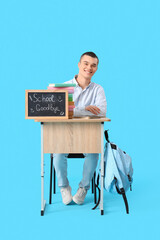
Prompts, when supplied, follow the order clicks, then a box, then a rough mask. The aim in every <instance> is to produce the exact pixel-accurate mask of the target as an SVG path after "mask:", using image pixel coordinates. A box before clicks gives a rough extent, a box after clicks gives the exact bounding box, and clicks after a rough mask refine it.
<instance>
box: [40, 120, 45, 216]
mask: <svg viewBox="0 0 160 240" xmlns="http://www.w3.org/2000/svg"><path fill="white" fill-rule="evenodd" d="M44 209H45V200H44V152H43V123H41V216H43V215H44Z"/></svg>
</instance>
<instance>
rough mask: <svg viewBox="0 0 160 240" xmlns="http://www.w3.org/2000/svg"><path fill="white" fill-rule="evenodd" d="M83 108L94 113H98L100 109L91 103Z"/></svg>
mask: <svg viewBox="0 0 160 240" xmlns="http://www.w3.org/2000/svg"><path fill="white" fill-rule="evenodd" d="M85 110H87V111H90V112H91V113H93V114H96V115H98V113H100V109H99V108H98V107H96V106H93V105H89V106H87V107H85Z"/></svg>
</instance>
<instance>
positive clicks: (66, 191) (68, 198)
mask: <svg viewBox="0 0 160 240" xmlns="http://www.w3.org/2000/svg"><path fill="white" fill-rule="evenodd" d="M71 190H72V189H71V187H70V186H68V187H65V188H61V195H62V201H63V203H64V204H65V205H68V204H69V203H70V202H72V194H71Z"/></svg>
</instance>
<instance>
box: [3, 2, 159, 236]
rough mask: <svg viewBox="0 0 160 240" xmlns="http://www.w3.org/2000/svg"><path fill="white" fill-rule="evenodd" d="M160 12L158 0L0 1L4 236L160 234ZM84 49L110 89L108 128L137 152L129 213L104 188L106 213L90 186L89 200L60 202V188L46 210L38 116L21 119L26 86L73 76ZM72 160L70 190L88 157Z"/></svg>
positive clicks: (97, 77)
mask: <svg viewBox="0 0 160 240" xmlns="http://www.w3.org/2000/svg"><path fill="white" fill-rule="evenodd" d="M159 13H160V3H159V1H158V0H157V1H156V0H152V1H149V0H141V1H139V0H134V1H131V0H122V1H120V0H113V1H108V0H99V1H95V0H92V1H87V0H85V1H84V0H77V1H73V0H68V1H65V0H63V1H62V0H61V1H58V0H46V1H41V0H37V1H36V0H35V1H34V0H33V1H30V0H28V1H18V0H17V1H16V0H15V1H14V0H13V1H7V0H6V1H1V3H0V82H1V93H0V103H1V104H0V112H1V118H0V121H1V124H0V127H1V129H0V147H1V151H0V153H1V154H0V156H1V160H0V170H1V173H0V206H1V211H0V212H1V213H0V227H1V230H0V237H1V239H5V240H6V239H7V240H8V239H18V240H19V239H48V238H50V239H54V238H59V239H90V238H92V239H100V238H101V239H102V238H108V239H109V238H112V239H118V238H119V239H123V240H125V239H127V240H128V239H135V238H136V239H137V240H138V239H160V230H159V215H160V206H159V202H160V186H159V167H160V159H159V130H160V127H159V116H160V114H159V87H160V84H159V81H160V67H159V65H160V61H159V58H160V45H159V42H160V33H159V32H160V31H159V30H160V25H159V24H160V15H159ZM85 51H94V52H95V53H96V54H97V55H98V57H99V60H100V63H99V69H98V71H97V73H96V74H95V76H94V78H93V81H94V80H95V82H96V83H99V84H100V85H102V86H103V87H104V89H105V93H106V98H107V103H108V105H107V107H108V110H107V116H108V117H109V118H111V120H112V121H111V122H110V123H106V124H105V129H110V130H109V133H110V139H111V140H112V141H114V142H116V143H117V144H118V145H119V146H120V147H121V148H122V149H124V150H125V151H126V152H128V153H129V154H130V155H131V156H132V159H133V167H134V184H133V191H132V192H127V196H128V200H129V205H130V214H129V215H127V214H125V209H124V204H123V201H122V199H121V197H120V196H117V195H116V196H114V195H111V194H108V193H105V204H104V210H105V215H104V216H100V213H99V210H96V211H91V210H90V209H91V208H92V206H93V201H92V199H93V196H92V195H91V193H90V191H89V193H88V195H87V198H86V202H85V204H84V205H83V206H77V205H70V206H64V205H63V204H62V203H61V195H60V192H59V189H57V194H56V196H54V201H53V204H52V205H51V206H49V205H47V208H46V214H45V216H44V217H41V216H40V208H41V204H40V196H41V193H40V124H39V123H35V122H34V121H33V120H25V89H46V87H47V85H48V84H49V83H53V82H63V81H67V80H70V79H71V78H73V76H74V75H75V74H76V73H78V66H77V64H78V61H79V57H80V55H81V54H82V53H83V52H85ZM45 162H46V166H45V172H46V175H45V176H46V177H45V198H46V200H47V202H48V188H49V186H48V181H49V155H46V156H45ZM68 165H69V170H68V171H69V173H68V174H69V179H70V184H71V186H72V189H73V194H74V193H75V192H76V190H77V187H78V182H79V181H80V179H81V174H82V166H83V161H81V160H76V161H75V160H69V162H68Z"/></svg>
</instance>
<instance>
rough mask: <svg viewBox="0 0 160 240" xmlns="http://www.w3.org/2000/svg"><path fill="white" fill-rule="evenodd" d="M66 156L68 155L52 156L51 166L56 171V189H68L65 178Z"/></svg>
mask: <svg viewBox="0 0 160 240" xmlns="http://www.w3.org/2000/svg"><path fill="white" fill-rule="evenodd" d="M67 156H68V154H53V164H54V168H55V170H56V175H57V180H58V187H60V188H61V187H68V185H69V182H68V178H67Z"/></svg>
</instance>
